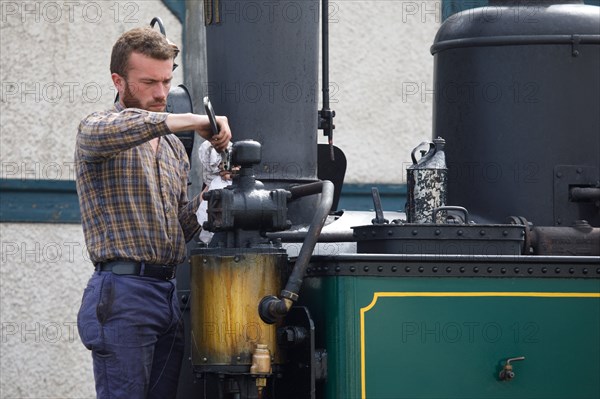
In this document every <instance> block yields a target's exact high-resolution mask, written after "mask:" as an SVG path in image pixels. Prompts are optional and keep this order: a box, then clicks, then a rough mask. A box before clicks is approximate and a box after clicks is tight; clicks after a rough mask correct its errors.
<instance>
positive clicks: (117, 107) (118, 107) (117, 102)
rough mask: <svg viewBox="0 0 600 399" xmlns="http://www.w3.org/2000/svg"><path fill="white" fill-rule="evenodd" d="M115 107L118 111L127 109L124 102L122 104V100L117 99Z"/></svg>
mask: <svg viewBox="0 0 600 399" xmlns="http://www.w3.org/2000/svg"><path fill="white" fill-rule="evenodd" d="M114 109H115V110H116V111H117V112H121V111H123V110H124V109H125V107H124V106H123V104H121V101H115V104H114Z"/></svg>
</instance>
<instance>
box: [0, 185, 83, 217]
mask: <svg viewBox="0 0 600 399" xmlns="http://www.w3.org/2000/svg"><path fill="white" fill-rule="evenodd" d="M80 220H81V213H80V212H79V200H78V198H77V190H76V188H75V182H74V181H72V180H26V179H0V222H16V223H80Z"/></svg>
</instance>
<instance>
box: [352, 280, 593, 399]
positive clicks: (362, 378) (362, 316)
mask: <svg viewBox="0 0 600 399" xmlns="http://www.w3.org/2000/svg"><path fill="white" fill-rule="evenodd" d="M392 297H394V298H398V297H535V298H600V293H598V292H375V293H373V300H372V301H371V303H370V304H368V305H367V306H365V307H364V308H361V309H360V385H361V397H362V399H366V398H367V383H366V366H365V313H367V312H368V311H369V310H371V309H373V307H374V306H375V304H376V303H377V300H378V299H379V298H392Z"/></svg>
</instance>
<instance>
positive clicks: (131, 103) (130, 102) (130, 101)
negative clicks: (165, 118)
mask: <svg viewBox="0 0 600 399" xmlns="http://www.w3.org/2000/svg"><path fill="white" fill-rule="evenodd" d="M122 101H123V105H124V106H125V108H139V109H144V110H146V111H149V110H148V109H146V107H145V106H144V104H142V103H141V101H140V100H139V99H138V98H137V97H135V96H134V95H133V92H132V90H131V89H130V87H129V83H128V82H127V81H125V91H124V92H123V100H122ZM153 104H154V103H153ZM147 105H148V104H147ZM156 105H158V103H156ZM165 107H166V104H164V105H163V109H162V110H161V112H164V108H165ZM155 112H156V111H155Z"/></svg>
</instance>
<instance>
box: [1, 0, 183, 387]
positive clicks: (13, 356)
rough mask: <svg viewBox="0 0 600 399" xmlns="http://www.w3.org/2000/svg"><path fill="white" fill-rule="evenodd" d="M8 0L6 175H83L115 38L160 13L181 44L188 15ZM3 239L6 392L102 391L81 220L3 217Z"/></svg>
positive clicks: (150, 7) (146, 4) (155, 7)
mask: <svg viewBox="0 0 600 399" xmlns="http://www.w3.org/2000/svg"><path fill="white" fill-rule="evenodd" d="M0 7H1V8H0V11H1V15H0V21H1V27H0V54H1V56H0V82H1V85H0V89H1V93H0V94H1V98H0V128H1V134H0V158H1V170H0V178H11V179H50V180H55V179H62V180H64V179H66V180H69V179H70V180H72V179H74V175H73V163H72V162H73V152H74V148H75V147H74V138H75V133H76V131H77V125H78V123H79V121H80V120H81V119H82V118H83V117H84V116H85V115H87V114H88V113H90V112H93V111H97V110H102V109H105V108H108V107H110V105H111V103H112V101H113V99H114V96H115V94H116V93H115V91H114V89H113V86H112V82H111V79H110V71H109V61H110V51H111V48H112V45H113V43H114V42H115V40H116V39H117V38H118V37H119V35H120V34H121V33H123V32H125V31H126V30H128V29H130V28H133V27H137V26H142V25H145V24H148V23H149V22H150V20H151V19H152V18H153V17H154V16H160V17H161V18H162V19H163V21H164V22H165V25H166V29H167V34H168V36H169V37H170V38H171V39H172V40H173V41H174V42H176V43H179V44H180V43H182V40H181V24H180V23H179V22H178V21H177V19H176V18H175V17H174V16H173V14H171V12H170V11H169V10H168V9H167V8H166V7H165V6H164V5H163V4H162V2H161V1H159V0H151V1H149V0H144V1H119V2H117V1H84V0H78V1H75V2H69V1H64V2H63V1H26V2H23V1H11V0H2V1H1V2H0ZM182 76H183V75H182V71H181V68H180V69H179V70H178V71H176V74H175V77H174V82H175V83H176V84H179V83H182V79H183V78H182ZM0 240H1V252H2V253H1V266H0V320H1V321H0V323H1V327H2V337H1V341H0V345H1V349H0V352H1V356H0V397H1V398H92V397H95V391H94V380H93V372H92V367H91V366H92V363H91V357H90V354H89V352H88V351H87V350H86V349H85V348H84V347H83V345H82V344H81V341H80V340H79V336H78V334H77V325H76V321H77V319H76V317H77V311H78V310H79V304H80V301H81V294H82V292H83V289H84V287H85V284H86V282H87V279H88V278H89V276H90V275H91V271H92V266H91V263H90V262H89V259H88V257H87V250H86V249H85V243H84V239H83V232H82V231H81V226H79V225H56V224H10V223H8V224H7V223H2V224H0Z"/></svg>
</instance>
